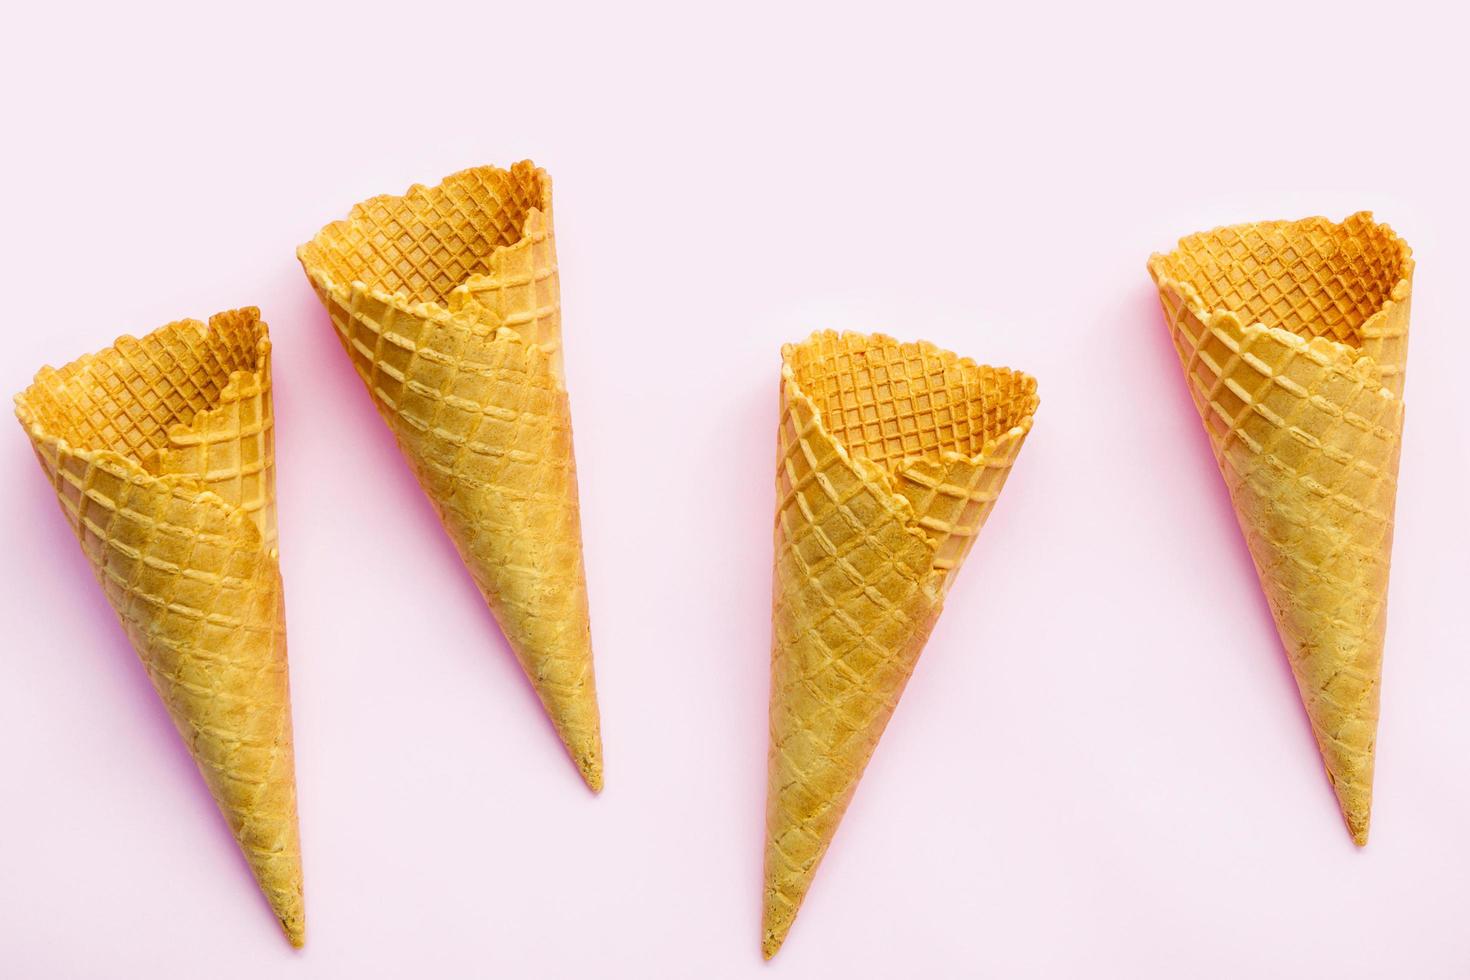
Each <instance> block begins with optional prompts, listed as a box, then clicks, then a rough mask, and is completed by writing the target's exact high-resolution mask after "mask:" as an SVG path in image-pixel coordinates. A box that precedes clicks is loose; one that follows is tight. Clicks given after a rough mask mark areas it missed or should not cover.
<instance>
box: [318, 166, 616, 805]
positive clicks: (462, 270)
mask: <svg viewBox="0 0 1470 980" xmlns="http://www.w3.org/2000/svg"><path fill="white" fill-rule="evenodd" d="M297 254H298V256H299V258H300V259H301V264H302V266H303V267H304V268H305V269H306V274H307V276H308V277H309V278H310V279H311V283H312V285H313V286H314V287H315V288H316V291H317V294H318V295H319V296H320V297H321V300H322V302H323V303H324V304H325V305H326V307H327V312H328V313H329V314H330V315H331V319H332V323H333V325H334V326H335V327H336V328H337V333H338V337H339V339H340V340H341V341H342V344H343V346H344V347H345V348H346V350H347V353H348V354H349V355H351V357H352V363H353V365H354V366H355V367H356V368H357V373H358V375H359V376H361V378H362V380H363V382H364V383H365V384H366V385H367V387H368V390H369V391H370V392H371V393H372V396H373V401H374V402H375V403H376V404H377V406H378V411H379V413H380V414H381V415H382V416H383V418H384V420H385V421H386V422H387V423H388V426H389V428H391V429H392V430H393V434H394V436H395V437H396V438H397V440H398V445H399V447H400V448H401V449H402V450H403V453H404V455H405V456H407V457H408V460H409V463H410V464H411V465H412V467H413V471H414V473H415V474H416V475H417V476H418V479H419V483H420V484H421V485H422V486H423V488H424V490H425V492H426V493H428V495H429V499H430V500H432V501H433V503H434V507H435V509H436V510H437V511H438V513H439V517H440V519H441V520H442V521H443V522H444V527H445V528H446V529H447V530H448V531H449V534H450V537H452V538H453V539H454V543H455V546H456V547H457V548H458V549H459V553H460V556H461V557H462V558H463V559H464V562H465V564H466V565H467V566H468V567H469V570H470V572H471V574H472V575H473V576H474V579H475V582H476V583H477V584H478V585H479V587H480V591H481V592H482V593H483V594H484V596H485V601H486V602H487V603H488V604H489V606H490V608H491V610H492V611H493V612H494V613H495V618H496V620H497V621H499V623H500V628H501V629H502V631H504V633H505V636H506V639H507V640H508V641H509V642H510V645H511V648H512V649H513V650H514V651H515V654H516V657H517V658H518V659H519V660H520V663H521V667H522V668H523V669H524V670H525V672H526V676H527V677H529V678H530V679H531V683H532V684H533V685H535V688H536V693H537V694H538V695H540V697H541V702H542V704H543V705H545V707H546V711H547V713H548V714H549V715H550V716H551V720H552V722H553V723H554V724H555V725H556V728H557V731H558V732H559V733H560V734H561V738H562V741H563V742H565V743H566V746H567V750H568V751H569V752H570V753H571V755H572V758H573V759H574V760H575V761H576V763H577V766H578V768H579V769H580V770H581V772H582V777H583V778H584V779H585V780H586V781H587V785H588V786H590V787H592V789H593V790H599V789H601V788H602V736H601V731H600V725H599V721H598V713H597V692H596V687H595V685H594V682H593V675H592V640H591V632H590V629H589V627H588V622H587V585H586V579H585V576H584V573H583V568H582V532H581V521H580V517H579V511H578V506H577V468H576V462H575V460H574V459H573V457H572V419H571V412H570V407H569V404H568V401H567V393H566V388H565V386H564V384H563V381H562V373H561V299H560V291H559V287H558V283H557V273H556V244H555V239H554V237H553V234H552V220H551V178H550V177H549V176H547V174H546V171H544V170H539V169H537V168H536V167H534V166H533V165H532V164H531V163H529V162H522V163H518V164H516V165H515V166H513V167H512V168H511V169H510V170H501V169H498V168H496V167H477V168H475V169H473V170H465V171H462V172H460V173H457V174H454V175H452V176H450V177H446V178H445V179H444V181H443V182H442V183H440V184H439V185H438V186H436V187H432V188H426V187H422V186H418V185H415V186H414V187H411V188H409V190H408V193H407V194H405V195H404V196H402V197H386V196H385V197H375V198H373V199H372V200H369V201H365V202H363V203H362V204H359V205H357V206H356V207H354V208H353V209H352V213H351V214H350V215H349V216H348V218H347V220H345V221H338V222H336V223H334V224H331V225H328V226H327V227H325V228H323V229H322V230H321V232H320V233H319V234H318V235H317V237H316V238H314V239H313V240H312V241H311V242H309V243H307V244H306V245H303V246H302V247H301V248H300V249H299V250H298V253H297Z"/></svg>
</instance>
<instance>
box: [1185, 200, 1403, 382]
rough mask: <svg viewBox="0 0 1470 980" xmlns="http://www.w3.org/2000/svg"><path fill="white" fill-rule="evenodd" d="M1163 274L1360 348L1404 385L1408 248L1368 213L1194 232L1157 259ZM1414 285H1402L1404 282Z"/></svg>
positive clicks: (1224, 305)
mask: <svg viewBox="0 0 1470 980" xmlns="http://www.w3.org/2000/svg"><path fill="white" fill-rule="evenodd" d="M1157 265H1158V276H1159V277H1161V278H1166V279H1171V280H1173V281H1175V282H1180V283H1189V284H1190V285H1191V286H1192V287H1193V288H1194V289H1195V290H1196V291H1197V294H1198V300H1199V309H1201V310H1230V311H1232V312H1234V313H1236V314H1237V315H1238V316H1239V317H1240V318H1241V320H1242V321H1243V322H1245V323H1247V324H1249V323H1264V324H1268V325H1271V326H1278V327H1281V328H1283V329H1285V330H1287V331H1290V332H1292V333H1295V334H1298V335H1299V336H1302V337H1305V338H1307V339H1311V338H1312V337H1325V338H1326V339H1328V340H1333V341H1336V342H1338V343H1340V344H1346V345H1348V346H1351V347H1358V348H1361V349H1362V350H1363V352H1364V353H1366V354H1368V355H1369V356H1371V357H1372V358H1373V359H1374V360H1375V361H1376V362H1377V363H1378V364H1379V369H1380V375H1381V377H1382V382H1383V385H1384V386H1385V387H1387V388H1389V389H1390V390H1392V391H1393V392H1394V394H1396V395H1402V394H1403V380H1402V376H1403V365H1404V362H1405V359H1406V357H1407V353H1408V351H1407V346H1408V336H1409V330H1408V317H1407V315H1404V316H1393V317H1390V316H1388V315H1387V313H1388V312H1391V309H1392V307H1391V306H1390V305H1389V304H1390V303H1391V302H1403V303H1407V300H1408V291H1407V288H1406V284H1407V282H1408V279H1409V277H1410V275H1411V274H1412V271H1413V259H1412V258H1410V254H1409V247H1408V246H1407V245H1406V244H1404V242H1403V240H1402V239H1400V238H1399V237H1398V236H1397V235H1395V234H1394V233H1393V231H1392V230H1391V229H1390V228H1389V227H1388V226H1387V225H1380V224H1377V223H1376V222H1374V221H1373V216H1372V215H1371V214H1369V213H1368V212H1360V213H1358V214H1354V215H1351V216H1350V217H1348V218H1347V219H1346V220H1345V221H1343V222H1341V223H1337V222H1332V221H1328V220H1327V219H1326V218H1307V219H1305V220H1302V221H1269V222H1261V223H1258V224H1250V225H1236V226H1233V227H1228V228H1219V229H1216V230H1215V231H1211V232H1203V233H1201V234H1198V235H1191V236H1190V237H1188V238H1185V239H1183V240H1182V241H1181V242H1180V243H1179V248H1178V249H1177V250H1176V251H1174V252H1171V253H1170V254H1169V255H1167V256H1160V257H1158V260H1157ZM1401 283H1403V284H1405V287H1401V286H1400V284H1401Z"/></svg>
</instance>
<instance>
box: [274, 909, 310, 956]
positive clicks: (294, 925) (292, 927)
mask: <svg viewBox="0 0 1470 980" xmlns="http://www.w3.org/2000/svg"><path fill="white" fill-rule="evenodd" d="M280 921H281V931H282V932H284V933H285V934H286V941H287V942H288V943H290V944H291V947H292V948H293V949H301V948H302V947H303V946H305V945H306V920H305V919H304V918H303V917H302V916H300V915H295V916H289V917H288V916H280Z"/></svg>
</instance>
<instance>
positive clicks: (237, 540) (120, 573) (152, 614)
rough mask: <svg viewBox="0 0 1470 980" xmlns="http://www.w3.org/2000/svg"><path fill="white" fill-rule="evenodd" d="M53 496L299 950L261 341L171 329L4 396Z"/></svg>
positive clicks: (257, 329) (242, 330) (245, 332)
mask: <svg viewBox="0 0 1470 980" xmlns="http://www.w3.org/2000/svg"><path fill="white" fill-rule="evenodd" d="M15 403H16V415H17V416H18V417H19V418H20V422H21V425H22V426H24V428H25V430H26V433H27V434H28V435H29V436H30V439H31V444H32V445H33V446H34V448H35V451H36V456H37V458H38V459H39V460H40V461H41V467H42V469H43V470H44V471H45V473H46V477H47V479H48V480H50V481H51V485H52V486H53V487H54V488H55V490H56V498H57V500H58V501H59V502H60V504H61V509H62V511H63V512H64V513H65V514H66V518H67V521H68V523H70V524H71V526H72V529H73V530H74V531H75V532H76V535H77V539H78V540H79V541H80V542H81V545H82V550H83V551H84V552H85V553H86V555H87V558H88V559H89V560H90V561H91V563H92V567H93V569H94V571H95V572H96V575H97V580H98V582H100V583H101V585H102V589H103V591H104V592H105V593H106V594H107V598H108V600H109V601H110V602H111V603H112V606H113V608H114V609H115V610H116V611H117V615H118V618H119V619H121V620H122V624H123V627H124V628H125V629H126V630H127V633H128V637H129V639H131V640H132V643H133V647H134V649H135V650H136V651H137V653H138V657H139V659H140V660H141V661H142V663H143V666H144V667H145V668H146V669H147V671H148V676H149V678H150V679H151V680H152V681H153V686H154V689H155V690H157V691H158V695H159V697H161V698H162V699H163V702H164V704H165V705H167V706H168V711H169V714H170V716H172V718H173V721H174V725H175V726H176V727H177V728H178V730H179V734H180V735H181V736H183V739H184V741H185V742H186V743H187V744H188V746H189V751H190V752H191V753H192V754H193V756H194V761H195V762H196V763H198V765H199V771H200V772H201V773H202V774H203V775H204V780H205V782H206V783H207V784H208V785H209V789H210V792H211V793H213V794H214V798H215V802H216V803H218V804H219V808H220V812H221V813H223V814H224V817H225V820H226V821H227V822H228V823H229V826H230V830H231V831H232V832H233V833H234V835H235V839H236V840H237V841H238V842H239V844H240V849H241V851H243V852H244V854H245V858H246V860H247V861H248V862H249V864H250V869H251V871H252V872H254V874H255V878H256V881H258V882H259V883H260V888H261V890H262V891H263V892H264V893H265V897H266V899H267V900H268V901H269V902H270V905H271V908H272V909H273V910H274V912H275V914H276V916H277V917H278V918H279V919H280V922H281V927H282V928H283V929H284V930H285V933H286V937H287V938H288V939H289V940H290V941H291V943H292V944H293V945H295V946H300V945H301V944H302V943H303V942H304V940H305V928H306V918H305V908H304V905H303V903H302V892H301V845H300V838H299V835H298V831H297V818H296V775H295V756H294V750H293V747H292V740H291V698H290V689H289V684H288V679H287V670H286V624H285V613H284V607H283V604H282V592H281V574H280V569H279V565H278V561H277V551H276V521H275V450H274V430H273V425H272V416H271V378H270V340H269V339H268V336H267V331H266V325H265V324H264V323H262V322H261V320H260V314H259V311H258V310H255V309H242V310H235V311H232V312H229V313H221V314H218V315H217V316H214V317H211V318H210V321H209V323H208V325H205V324H203V323H200V322H198V321H197V320H181V321H179V322H177V323H171V324H169V325H168V326H166V327H162V328H161V329H159V330H156V331H154V332H153V333H150V334H148V335H147V336H145V337H143V338H142V339H141V340H139V339H135V338H133V337H122V338H121V339H119V340H118V341H117V342H116V343H115V344H114V345H113V346H112V347H109V348H108V349H106V350H104V351H101V352H100V353H97V354H89V355H87V356H85V357H82V358H80V359H79V360H77V361H74V362H72V363H71V364H68V365H67V366H66V367H63V368H61V369H60V370H56V369H53V368H50V367H47V368H42V369H41V371H40V372H39V373H38V374H37V375H36V379H35V382H34V383H33V384H32V385H31V386H30V387H29V388H27V389H26V390H25V391H23V392H21V393H20V394H19V395H17V396H16V399H15Z"/></svg>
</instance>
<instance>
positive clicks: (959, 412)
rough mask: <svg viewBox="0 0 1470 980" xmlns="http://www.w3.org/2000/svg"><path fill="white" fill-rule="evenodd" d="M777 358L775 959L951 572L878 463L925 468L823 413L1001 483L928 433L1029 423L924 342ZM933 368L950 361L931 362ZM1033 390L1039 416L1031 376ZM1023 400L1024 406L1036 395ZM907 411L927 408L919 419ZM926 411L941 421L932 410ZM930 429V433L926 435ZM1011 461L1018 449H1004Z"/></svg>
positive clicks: (771, 893)
mask: <svg viewBox="0 0 1470 980" xmlns="http://www.w3.org/2000/svg"><path fill="white" fill-rule="evenodd" d="M783 355H784V357H785V360H786V368H785V371H784V374H785V380H784V382H783V385H782V411H781V424H780V429H779V440H778V453H779V455H778V466H777V479H776V491H777V507H776V526H775V575H774V594H773V601H772V620H773V642H772V655H771V709H770V739H771V740H770V760H769V786H768V790H767V812H766V820H767V843H766V896H765V924H764V937H763V943H762V945H763V949H764V951H765V954H766V955H767V956H771V955H773V954H774V953H775V951H776V950H777V949H778V948H779V947H780V945H781V943H782V942H783V941H784V939H785V937H786V934H787V931H788V930H789V929H790V927H791V923H792V921H793V920H794V918H795V916H796V912H797V909H798V908H799V906H800V904H801V901H802V899H803V898H804V896H805V895H806V892H807V889H808V888H809V887H810V884H811V881H812V878H813V876H814V875H815V873H816V869H817V866H818V864H819V863H820V861H821V859H822V856H823V855H824V854H825V853H826V850H827V847H828V845H829V844H830V843H831V840H832V837H833V835H834V834H835V832H836V829H837V825H838V823H839V822H840V821H841V819H842V815H843V813H844V812H845V811H846V809H847V806H848V803H849V802H850V800H851V799H852V795H853V793H854V792H855V790H856V788H857V784H858V781H859V779H860V778H861V776H862V772H863V770H864V768H865V767H866V766H867V763H868V760H869V759H870V758H871V756H872V753H873V750H874V749H875V748H876V746H877V744H878V740H879V738H880V737H881V735H882V733H883V730H884V728H885V727H886V726H887V724H888V720H889V718H890V717H891V716H892V714H893V711H894V708H895V707H896V705H897V704H898V700H899V697H900V696H901V694H902V693H903V689H904V686H905V685H906V684H907V682H908V679H909V677H910V676H911V675H912V673H913V669H914V666H915V664H916V663H917V660H918V656H919V653H920V651H921V650H922V649H923V646H924V643H925V641H926V639H927V638H928V635H929V631H930V629H931V628H932V627H933V624H934V622H935V620H936V619H937V617H938V615H939V612H940V609H941V607H942V604H943V590H944V587H945V583H946V581H947V577H948V572H949V571H950V569H949V568H947V567H946V566H944V565H943V564H942V563H941V562H940V561H938V560H937V557H938V554H939V552H940V551H942V541H940V542H936V536H935V535H933V534H932V533H930V532H929V529H928V528H927V527H926V526H924V525H922V524H921V520H920V517H919V515H918V514H917V513H916V511H915V509H914V507H913V505H912V503H910V500H909V498H908V497H906V496H905V495H904V494H902V493H897V492H895V487H894V477H893V475H892V474H890V473H886V472H885V471H884V469H883V466H884V464H886V465H890V466H898V467H899V468H900V469H902V466H903V465H912V464H914V463H915V462H916V458H915V457H913V456H912V455H909V454H908V451H907V447H905V450H904V451H905V455H903V456H901V457H900V456H898V454H897V453H893V454H889V455H886V456H880V459H881V460H882V462H881V463H880V462H878V461H875V460H874V459H872V458H871V457H870V456H869V455H865V454H864V453H862V452H860V451H859V450H860V449H862V448H863V444H862V443H861V442H859V441H858V440H857V439H850V440H849V443H848V444H847V445H843V444H842V442H841V440H840V439H838V438H837V437H835V436H834V434H833V430H832V429H829V428H828V427H827V425H828V419H829V413H831V416H832V417H835V416H837V415H838V414H839V413H843V418H851V419H852V420H853V422H855V423H861V424H862V426H863V428H858V427H856V426H855V425H853V424H849V425H847V426H846V427H844V426H843V418H839V419H838V420H837V422H836V423H835V427H836V428H837V429H838V430H840V431H844V432H848V433H852V434H854V435H856V434H860V433H862V432H871V433H873V435H874V438H873V440H870V444H875V445H881V444H890V445H891V444H893V443H892V441H891V440H894V439H904V438H909V437H912V439H914V440H917V442H911V443H909V444H908V445H909V446H917V447H921V448H920V450H919V451H920V452H924V453H926V455H925V456H921V457H917V460H918V461H922V460H931V461H933V462H935V464H936V465H937V460H935V457H939V458H944V457H945V456H946V453H948V456H949V460H948V465H949V466H950V467H951V469H953V467H954V466H957V465H959V464H960V463H961V462H964V463H965V464H966V465H969V466H970V467H972V468H973V469H976V470H978V471H980V472H982V473H992V472H997V473H1001V474H1003V473H1004V471H1005V467H997V468H995V469H994V470H993V471H992V468H990V467H988V466H987V461H986V457H985V456H984V455H983V453H982V454H981V455H980V456H978V457H961V456H959V455H958V453H955V452H952V451H950V450H949V449H948V447H949V446H950V445H954V443H943V444H941V443H940V442H939V441H931V442H928V443H926V441H925V440H926V437H925V436H923V435H920V434H918V433H919V432H921V431H923V432H931V433H933V432H938V431H939V430H938V428H937V426H938V425H939V424H944V425H948V424H950V421H951V420H952V419H954V418H964V419H966V420H969V419H972V418H976V419H978V418H991V419H994V420H995V421H994V422H992V423H990V424H991V426H992V428H994V429H999V428H1000V427H1001V426H1005V429H1004V431H1003V432H999V433H998V434H999V437H1000V439H1005V438H1006V437H1007V436H1010V435H1014V439H1013V441H1014V442H1015V443H1016V445H1017V446H1018V445H1019V442H1020V439H1021V438H1022V437H1024V433H1025V431H1026V430H1028V429H1029V425H1030V417H1029V414H1028V415H1027V416H1026V417H1025V418H1011V417H1009V416H1006V413H1005V412H1004V410H998V409H997V408H996V407H995V406H993V405H989V404H984V403H983V402H985V401H986V399H987V398H990V397H993V396H995V395H996V394H997V393H1001V396H1002V397H1008V395H1009V393H1010V390H1011V389H1010V387H1009V385H1008V384H1006V385H998V386H989V387H987V386H984V385H981V386H978V387H977V386H973V385H971V386H969V387H966V386H965V385H963V384H961V385H959V386H958V387H955V386H953V385H950V384H943V385H941V384H937V383H934V381H935V379H948V380H949V381H952V380H953V379H952V378H950V376H949V373H948V372H949V371H950V370H952V369H953V370H960V368H959V367H958V365H959V363H960V362H959V361H958V359H955V358H953V356H952V355H947V354H944V353H943V352H940V351H937V350H935V349H934V348H932V347H929V346H928V345H922V346H918V345H899V344H897V342H896V341H892V340H889V339H888V338H885V337H878V336H874V337H862V336H860V335H842V336H839V335H836V334H817V335H814V336H813V337H812V338H811V339H810V340H809V341H807V342H806V343H805V344H802V345H794V346H790V347H787V348H786V349H785V350H784V351H783ZM936 361H939V362H942V363H943V365H944V367H943V368H942V369H938V368H935V362H936ZM931 368H932V369H934V370H931ZM975 370H976V372H989V373H987V374H984V375H980V374H977V375H976V376H977V377H980V376H983V377H985V378H992V379H993V378H995V377H999V376H1000V375H1001V372H994V371H993V369H988V368H987V369H978V368H977V369H975ZM1004 374H1006V375H1009V372H1005V373H1004ZM1026 381H1027V382H1029V379H1026ZM1017 384H1018V386H1019V387H1021V388H1026V384H1025V383H1021V382H1017ZM1029 392H1030V394H1029V396H1028V397H1029V399H1030V401H1029V404H1030V407H1031V408H1032V409H1034V407H1035V400H1034V382H1031V383H1030V387H1029ZM962 398H963V399H965V400H963V401H961V400H960V399H962ZM951 399H953V400H951ZM1017 403H1018V404H1019V405H1025V404H1027V398H1026V397H1023V398H1020V399H1017ZM911 404H924V405H925V406H926V408H925V409H924V410H921V411H919V412H914V411H912V410H911V409H910V405H911ZM930 408H937V411H934V412H932V413H931V414H928V415H926V414H925V412H927V411H929V410H930ZM849 410H850V411H851V413H852V414H851V415H850V416H849V415H846V414H845V413H847V412H848V411H849ZM920 419H922V420H923V421H924V422H925V423H932V424H929V425H927V427H926V426H925V425H923V424H919V420H920ZM935 419H942V420H943V421H942V422H934V421H933V420H935ZM963 424H964V425H966V426H968V425H969V423H968V421H966V422H965V423H963ZM916 426H917V428H916ZM946 431H953V430H952V429H951V430H946ZM964 431H965V438H966V439H969V440H970V441H969V442H965V443H963V444H962V445H963V446H964V448H965V449H966V450H967V451H969V450H975V448H976V447H978V446H986V445H996V444H997V441H998V440H996V439H994V438H992V437H993V436H995V435H996V434H997V433H995V432H991V431H986V432H983V433H982V432H973V433H972V432H971V431H970V430H969V429H968V428H966V429H965V430H964ZM854 443H856V444H857V448H855V447H854ZM977 451H978V450H977ZM1007 452H1008V453H1010V455H1011V456H1013V455H1014V453H1013V450H1011V449H1010V448H1009V443H1007ZM875 455H876V454H875ZM1008 458H1009V457H1008ZM1007 465H1008V462H1007ZM985 479H993V476H987V477H986V478H985ZM1001 479H1003V475H1002V476H1001ZM935 482H936V483H937V484H939V485H943V484H944V483H945V481H944V480H937V481H935ZM984 482H985V480H980V481H979V483H980V484H984ZM955 484H956V485H958V486H960V487H961V488H962V489H963V492H964V497H965V499H966V500H969V499H970V497H971V496H972V495H973V488H974V487H975V486H976V485H977V481H975V480H973V479H970V478H969V477H960V478H958V479H956V480H955ZM996 489H997V492H998V485H997V487H996ZM925 492H926V493H929V494H931V495H932V494H934V492H935V491H934V488H933V487H930V488H926V491H925ZM981 519H982V520H983V515H982V517H981ZM976 530H978V522H977V527H976Z"/></svg>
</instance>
